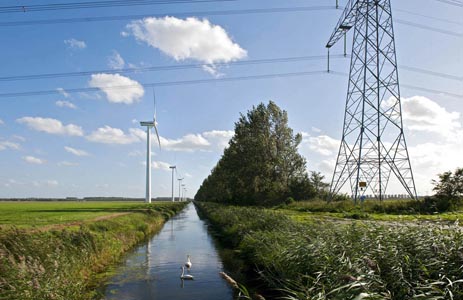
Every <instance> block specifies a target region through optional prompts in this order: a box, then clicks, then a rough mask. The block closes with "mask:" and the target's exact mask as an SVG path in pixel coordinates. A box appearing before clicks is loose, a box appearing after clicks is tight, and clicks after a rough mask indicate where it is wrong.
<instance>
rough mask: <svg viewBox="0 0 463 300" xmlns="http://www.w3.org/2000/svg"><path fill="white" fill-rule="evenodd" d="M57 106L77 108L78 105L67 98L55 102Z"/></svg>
mask: <svg viewBox="0 0 463 300" xmlns="http://www.w3.org/2000/svg"><path fill="white" fill-rule="evenodd" d="M55 104H56V106H58V107H67V108H71V109H76V108H77V106H75V105H74V103H72V102H70V101H66V100H58V101H56V102H55Z"/></svg>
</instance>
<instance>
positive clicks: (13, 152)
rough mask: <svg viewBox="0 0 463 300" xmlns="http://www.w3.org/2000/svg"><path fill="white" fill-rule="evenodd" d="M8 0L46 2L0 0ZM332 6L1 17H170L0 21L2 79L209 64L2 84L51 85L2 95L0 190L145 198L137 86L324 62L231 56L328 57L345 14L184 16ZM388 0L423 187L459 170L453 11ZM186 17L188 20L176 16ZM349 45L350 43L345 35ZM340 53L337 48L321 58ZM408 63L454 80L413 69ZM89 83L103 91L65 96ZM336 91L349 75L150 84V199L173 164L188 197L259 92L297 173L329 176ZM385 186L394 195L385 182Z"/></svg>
mask: <svg viewBox="0 0 463 300" xmlns="http://www.w3.org/2000/svg"><path fill="white" fill-rule="evenodd" d="M52 2H53V1H52ZM56 2H58V3H65V2H66V1H56ZM68 2H69V1H68ZM345 2H346V1H342V0H341V1H340V5H345ZM18 3H20V4H21V5H26V6H27V5H32V4H40V3H49V2H48V1H45V0H40V1H38V0H35V1H31V0H30V1H25V0H21V1H13V0H4V1H2V6H10V5H18ZM50 3H51V2H50ZM334 3H335V1H323V0H319V1H317V0H314V1H307V0H286V1H277V0H266V1H260V0H247V1H244V0H242V1H230V2H226V3H209V4H207V3H203V4H198V3H196V4H185V3H183V4H170V5H149V6H138V7H118V8H101V9H82V10H59V11H50V12H26V13H7V14H6V13H4V14H2V22H12V21H31V20H49V19H62V18H78V17H92V16H119V15H137V14H153V15H156V16H164V15H165V16H169V17H170V18H162V17H158V18H156V19H149V20H141V19H136V20H117V21H108V22H83V23H82V22H81V23H74V24H48V25H30V26H13V27H11V26H0V45H2V46H1V47H0V60H1V65H2V67H1V68H0V77H7V76H20V75H29V74H45V73H61V72H64V73H67V72H82V71H93V70H94V71H99V70H108V69H114V70H117V69H118V68H119V69H120V68H143V67H150V66H180V65H183V64H194V63H204V64H207V67H204V68H197V69H185V70H167V71H157V72H136V73H127V74H123V73H120V74H119V75H115V74H109V75H108V74H103V73H101V72H95V73H94V74H91V75H87V76H75V77H65V78H51V79H50V78H48V79H38V80H22V81H0V88H1V93H15V92H26V91H42V90H52V91H57V92H56V93H55V94H48V95H31V96H17V97H0V197H66V196H77V197H82V196H127V197H143V196H144V188H145V185H144V180H145V166H144V165H143V163H144V161H145V148H146V144H145V143H146V142H145V140H144V134H143V130H144V129H143V128H141V127H140V126H139V123H138V122H139V121H144V120H150V118H152V115H153V91H152V89H151V88H149V87H145V88H143V87H142V86H141V84H146V83H157V82H175V81H187V80H198V79H216V78H231V77H240V76H252V75H261V74H273V73H291V72H305V71H323V70H325V69H326V61H325V60H324V59H320V60H311V61H305V62H304V61H303V62H301V61H298V62H285V63H272V64H265V65H241V66H240V65H233V63H230V62H233V61H246V60H255V59H267V58H287V57H299V56H316V55H325V54H326V49H325V47H324V46H325V44H326V42H327V40H328V38H329V37H330V35H331V32H332V30H333V29H334V26H335V25H336V22H337V20H338V18H339V16H340V14H341V12H342V10H335V9H325V10H314V11H303V12H287V13H271V14H270V13H269V14H242V15H223V16H205V17H203V16H196V14H194V13H193V12H199V11H216V10H243V9H254V8H272V7H276V8H279V7H313V6H334ZM392 7H393V12H394V17H395V18H396V23H395V36H396V46H397V51H398V52H397V59H398V64H399V77H400V82H401V83H402V84H403V86H402V88H401V92H402V98H403V99H402V101H403V109H404V126H405V134H406V139H407V143H408V146H409V150H410V158H411V163H412V167H413V170H414V173H415V179H416V184H417V190H418V193H419V194H427V193H430V192H431V190H432V186H431V184H430V181H431V179H434V178H435V177H436V174H437V173H440V172H443V171H447V170H451V169H455V168H456V167H459V166H460V167H461V166H463V156H462V155H460V152H461V150H460V149H461V147H463V129H462V127H461V122H462V118H461V113H462V111H463V103H462V100H463V99H462V97H458V96H450V95H448V94H446V93H453V94H459V95H461V94H463V89H462V80H461V76H462V71H461V70H462V67H463V52H462V50H461V49H463V38H462V37H463V29H462V28H463V27H462V24H463V20H462V19H461V14H462V8H460V7H456V6H451V5H448V4H444V3H442V2H439V1H436V0H405V1H404V0H402V1H398V0H392ZM185 12H186V13H187V14H186V15H189V16H190V18H189V19H187V17H186V15H184V14H182V15H181V16H178V15H176V13H185ZM420 15H421V16H420ZM431 17H432V18H431ZM193 18H194V19H193ZM439 19H443V20H446V21H442V20H439ZM450 21H451V22H454V23H450ZM407 22H411V23H413V24H420V26H426V27H431V28H432V29H433V30H430V29H425V28H419V27H416V26H410V25H407V24H406V23H407ZM0 25H1V24H0ZM438 30H440V31H441V32H438ZM443 31H445V32H446V33H445V32H443ZM348 41H349V42H348V43H349V46H350V44H351V41H352V34H349V35H348ZM192 44H195V45H197V47H196V48H194V47H192V46H191V45H192ZM198 45H199V46H198ZM193 48H194V49H193ZM192 49H193V50H192ZM342 51H343V49H342V43H339V45H336V46H335V47H334V48H333V50H332V53H333V54H341V53H342ZM348 52H350V47H348ZM217 63H230V64H228V65H227V66H217V65H215V64H217ZM401 67H404V68H401ZM410 67H416V68H421V69H426V70H431V71H434V72H440V73H445V74H449V75H455V76H460V80H452V79H448V78H442V77H438V76H431V75H428V74H423V73H416V72H411V71H409V68H410ZM331 68H332V69H333V70H335V71H339V72H342V73H347V72H348V68H349V59H348V58H345V59H344V58H342V59H339V58H338V59H333V60H332V62H331ZM407 68H408V69H407ZM111 84H112V85H124V84H130V85H132V86H133V87H132V88H130V89H125V90H114V89H113V90H107V91H106V92H105V91H104V89H103V88H102V87H105V86H107V85H111ZM406 86H417V87H422V88H426V89H432V90H436V91H443V92H446V93H436V92H429V91H425V90H423V89H411V88H408V87H406ZM89 87H97V88H98V87H100V89H99V90H98V91H96V92H95V91H85V92H76V93H70V92H68V91H69V90H72V89H75V88H89ZM346 91H347V77H345V76H337V75H333V74H327V73H316V74H314V75H307V76H298V77H286V78H272V79H261V80H246V81H231V82H209V83H203V84H190V85H171V86H161V87H156V97H157V119H158V124H159V125H158V126H159V132H160V135H161V137H162V144H163V146H162V150H159V149H158V148H155V147H153V153H154V155H153V158H152V159H153V161H154V162H155V163H153V175H152V176H153V181H152V190H153V196H154V197H157V196H168V195H170V189H171V185H170V180H171V177H170V176H171V173H170V170H169V169H168V165H170V164H174V165H177V166H178V171H179V175H180V176H183V177H185V180H184V183H185V184H186V186H187V188H188V196H190V197H191V196H194V194H195V192H196V190H197V189H198V187H199V185H200V184H201V182H202V181H203V179H204V178H205V177H206V176H207V175H208V174H209V173H210V170H211V168H212V167H213V166H214V165H215V164H216V162H217V160H218V159H219V158H220V156H221V154H222V152H223V148H224V146H225V145H226V143H227V141H228V139H229V138H230V137H231V135H232V130H233V128H234V122H235V121H236V120H237V119H238V117H239V114H240V112H246V111H247V110H249V109H250V108H251V107H252V106H253V105H256V104H258V103H260V102H267V101H269V100H273V101H275V102H276V103H277V104H278V105H279V106H280V107H282V108H283V109H285V110H287V111H288V115H289V123H290V126H291V127H292V128H293V129H294V130H295V131H296V132H301V133H303V135H304V140H303V142H302V144H301V146H300V152H301V153H302V154H303V155H304V156H305V157H306V159H307V162H308V164H307V167H308V169H309V170H315V171H320V172H322V173H323V174H325V175H326V179H327V181H329V180H330V179H331V174H332V170H333V168H334V162H335V159H336V154H337V150H338V147H339V140H340V138H341V130H342V125H343V124H342V122H343V113H344V105H345V97H346ZM153 145H154V144H153ZM175 190H176V191H177V187H176V188H175ZM390 192H391V193H402V190H401V189H395V188H394V187H392V188H391V190H390ZM176 193H177V192H176Z"/></svg>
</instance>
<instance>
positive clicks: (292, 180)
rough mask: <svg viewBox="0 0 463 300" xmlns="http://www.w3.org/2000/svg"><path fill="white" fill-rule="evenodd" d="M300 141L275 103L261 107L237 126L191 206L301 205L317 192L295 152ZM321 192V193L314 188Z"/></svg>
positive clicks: (303, 164) (300, 157)
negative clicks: (298, 201) (299, 201)
mask: <svg viewBox="0 0 463 300" xmlns="http://www.w3.org/2000/svg"><path fill="white" fill-rule="evenodd" d="M301 140H302V136H301V135H300V134H295V135H294V134H293V130H292V129H291V128H289V127H288V116H287V113H286V111H282V110H281V109H280V108H279V107H278V106H277V105H276V104H275V103H274V102H272V101H270V102H269V104H268V105H265V104H263V103H261V104H259V105H258V106H256V107H253V109H252V110H250V111H248V113H247V114H246V115H243V114H242V115H241V117H240V119H239V121H238V122H236V123H235V135H234V136H233V138H232V139H231V140H230V142H229V147H228V148H227V149H225V151H224V154H223V156H222V158H221V159H220V161H219V162H218V163H217V165H216V166H215V167H214V169H213V170H212V172H211V175H209V177H208V178H206V179H205V180H204V182H203V183H202V185H201V187H200V188H199V190H198V192H197V194H196V196H195V200H197V201H214V202H227V203H232V204H240V205H273V204H278V203H281V202H283V201H284V200H285V199H286V198H287V197H289V196H291V197H293V198H296V199H303V198H308V197H310V196H313V195H314V194H315V189H314V187H313V186H312V184H311V182H310V180H309V178H308V175H307V173H306V161H305V159H304V158H303V157H302V156H301V155H300V154H299V153H298V151H297V147H298V146H299V144H300V143H301ZM317 188H321V187H317Z"/></svg>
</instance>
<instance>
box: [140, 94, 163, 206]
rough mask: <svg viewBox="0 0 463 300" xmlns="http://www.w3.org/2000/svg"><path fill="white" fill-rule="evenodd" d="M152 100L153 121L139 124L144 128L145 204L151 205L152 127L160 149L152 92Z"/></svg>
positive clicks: (154, 95) (154, 96)
mask: <svg viewBox="0 0 463 300" xmlns="http://www.w3.org/2000/svg"><path fill="white" fill-rule="evenodd" d="M153 99H154V115H153V121H146V122H140V125H141V126H145V127H146V197H145V202H146V203H151V139H150V137H151V133H150V131H151V130H150V129H151V127H154V131H155V132H156V137H157V138H158V142H159V149H161V139H160V138H159V133H158V128H157V126H156V125H157V122H156V94H155V93H154V90H153Z"/></svg>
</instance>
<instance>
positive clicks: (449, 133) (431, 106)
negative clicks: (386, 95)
mask: <svg viewBox="0 0 463 300" xmlns="http://www.w3.org/2000/svg"><path fill="white" fill-rule="evenodd" d="M389 101H394V100H393V99H390V100H388V102H389ZM460 116H461V115H460V113H459V112H449V111H447V109H445V108H444V107H442V106H440V105H439V104H438V103H436V102H435V101H433V100H431V99H429V98H426V97H422V96H413V97H410V98H403V99H402V118H403V121H404V125H405V126H406V127H407V128H408V129H409V130H414V131H424V132H432V133H437V134H439V135H441V136H445V137H454V134H455V132H456V131H457V130H460V129H461V122H460Z"/></svg>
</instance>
